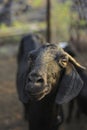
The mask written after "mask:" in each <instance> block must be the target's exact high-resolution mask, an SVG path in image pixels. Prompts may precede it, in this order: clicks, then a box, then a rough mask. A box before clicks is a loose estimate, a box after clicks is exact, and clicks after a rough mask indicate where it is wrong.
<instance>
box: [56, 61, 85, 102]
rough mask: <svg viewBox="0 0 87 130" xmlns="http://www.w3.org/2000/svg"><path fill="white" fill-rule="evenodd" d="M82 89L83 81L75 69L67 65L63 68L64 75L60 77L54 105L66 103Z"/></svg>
mask: <svg viewBox="0 0 87 130" xmlns="http://www.w3.org/2000/svg"><path fill="white" fill-rule="evenodd" d="M82 87H83V81H82V79H81V78H80V76H79V74H78V72H77V70H76V69H75V67H74V66H73V65H72V64H71V63H69V64H68V65H67V67H66V68H65V72H64V75H63V76H62V79H61V82H60V84H59V90H58V93H57V96H56V103H57V104H62V103H67V102H69V101H70V100H72V99H73V98H75V97H76V96H77V95H78V94H79V93H80V91H81V89H82Z"/></svg>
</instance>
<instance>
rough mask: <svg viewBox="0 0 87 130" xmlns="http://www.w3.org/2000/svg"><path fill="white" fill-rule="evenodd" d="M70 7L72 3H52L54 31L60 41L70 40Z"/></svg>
mask: <svg viewBox="0 0 87 130" xmlns="http://www.w3.org/2000/svg"><path fill="white" fill-rule="evenodd" d="M70 6H71V2H70V1H66V2H65V3H58V2H57V1H54V2H52V19H51V22H52V29H53V33H55V34H56V37H57V39H56V40H58V41H61V40H62V41H67V40H68V39H69V25H70V22H71V19H70Z"/></svg>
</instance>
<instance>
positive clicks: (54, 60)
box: [17, 43, 84, 130]
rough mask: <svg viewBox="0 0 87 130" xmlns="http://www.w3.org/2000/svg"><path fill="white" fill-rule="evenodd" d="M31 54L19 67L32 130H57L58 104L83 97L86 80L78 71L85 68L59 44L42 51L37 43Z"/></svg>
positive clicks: (18, 75) (24, 100)
mask: <svg viewBox="0 0 87 130" xmlns="http://www.w3.org/2000/svg"><path fill="white" fill-rule="evenodd" d="M27 44H28V43H27ZM40 46H41V44H40ZM28 52H30V53H29V55H28V54H26V56H24V60H25V63H24V61H23V63H24V66H23V64H22V67H21V70H20V65H19V67H18V69H19V70H18V74H17V85H18V94H19V98H20V100H21V101H22V102H23V103H24V104H27V103H28V104H29V109H28V114H29V116H28V117H29V118H28V119H29V127H30V130H36V129H37V130H57V129H58V126H59V120H58V118H57V116H58V113H59V105H58V104H62V103H64V102H69V101H70V100H72V99H73V98H74V97H76V96H77V95H78V94H79V92H80V91H81V89H82V87H83V81H82V79H81V78H80V76H79V74H78V72H77V70H76V69H75V68H81V69H84V68H83V67H82V66H81V65H80V64H79V63H77V62H76V61H75V59H73V58H72V57H71V56H70V55H69V54H68V53H66V52H65V51H64V50H63V49H62V48H60V47H59V46H58V45H57V44H49V43H47V44H44V45H42V46H41V47H39V48H38V49H36V45H35V44H34V48H32V49H30V51H28ZM27 55H28V57H27Z"/></svg>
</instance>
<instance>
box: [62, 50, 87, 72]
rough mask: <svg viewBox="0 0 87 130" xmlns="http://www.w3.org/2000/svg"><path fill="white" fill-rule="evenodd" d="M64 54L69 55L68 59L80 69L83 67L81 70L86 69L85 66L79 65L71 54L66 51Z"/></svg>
mask: <svg viewBox="0 0 87 130" xmlns="http://www.w3.org/2000/svg"><path fill="white" fill-rule="evenodd" d="M65 53H66V52H65ZM66 55H67V56H68V57H69V60H70V61H71V62H72V63H73V64H75V65H76V66H77V67H79V68H81V69H83V70H85V69H86V67H84V66H82V65H80V64H79V63H78V62H77V61H76V60H75V59H74V58H73V57H72V56H71V55H69V54H68V53H66Z"/></svg>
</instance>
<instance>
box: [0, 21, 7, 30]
mask: <svg viewBox="0 0 87 130" xmlns="http://www.w3.org/2000/svg"><path fill="white" fill-rule="evenodd" d="M7 29H8V27H7V25H6V24H4V23H3V24H1V25H0V30H3V31H6V30H7Z"/></svg>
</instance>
